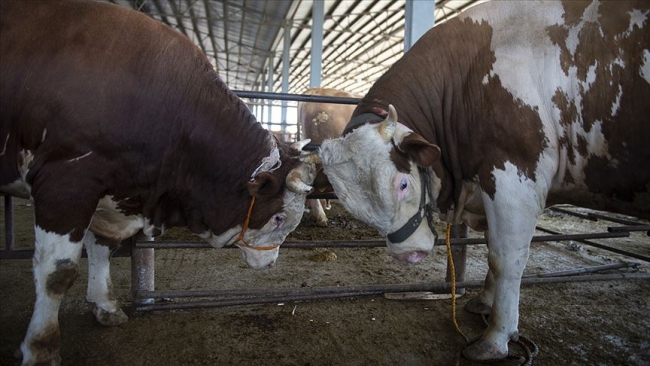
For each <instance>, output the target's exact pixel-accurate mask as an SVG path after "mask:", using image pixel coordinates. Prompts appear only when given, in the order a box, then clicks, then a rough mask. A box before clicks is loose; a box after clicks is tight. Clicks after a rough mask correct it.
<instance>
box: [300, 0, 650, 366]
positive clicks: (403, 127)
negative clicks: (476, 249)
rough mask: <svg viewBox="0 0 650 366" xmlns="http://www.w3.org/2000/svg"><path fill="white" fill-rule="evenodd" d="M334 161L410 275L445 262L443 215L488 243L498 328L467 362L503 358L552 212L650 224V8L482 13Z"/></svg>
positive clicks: (388, 88) (476, 305) (428, 42)
mask: <svg viewBox="0 0 650 366" xmlns="http://www.w3.org/2000/svg"><path fill="white" fill-rule="evenodd" d="M392 106H394V108H393V107H392ZM396 111H397V112H399V119H398V117H397V114H396ZM319 154H320V160H321V161H322V164H323V166H324V171H325V174H326V175H327V177H328V178H329V180H330V182H331V183H332V184H333V187H334V190H335V192H336V195H337V197H338V198H339V200H340V201H341V202H342V204H343V205H344V206H345V207H346V208H347V209H348V210H350V211H351V212H352V213H353V214H354V215H355V216H356V217H357V218H359V219H361V220H363V221H365V222H366V223H368V224H371V225H373V226H374V227H376V228H377V229H378V230H379V231H380V232H381V233H382V234H384V235H386V236H387V245H388V252H389V253H390V254H391V255H392V256H394V257H395V258H397V259H398V260H400V261H403V262H417V261H419V260H421V259H422V258H424V257H425V256H426V254H427V253H428V252H429V251H430V250H431V249H432V246H433V243H434V234H433V233H432V231H431V230H430V228H429V226H428V225H427V224H426V223H424V222H423V221H428V220H427V219H424V220H423V216H429V214H430V213H431V211H432V207H431V206H432V205H436V206H437V207H438V209H439V210H440V213H441V218H443V219H444V220H446V221H447V222H449V223H455V224H458V223H461V222H465V223H467V224H468V225H469V226H470V227H472V228H474V229H476V230H483V231H485V236H486V238H487V241H488V248H489V254H488V263H489V271H488V273H487V276H486V279H485V287H484V289H483V291H482V292H481V293H480V295H479V296H478V297H477V298H476V299H473V300H472V301H470V302H469V303H468V306H467V308H468V310H470V311H473V312H480V313H489V314H490V317H489V325H488V328H487V329H486V331H485V332H484V333H483V334H482V336H481V337H480V338H479V339H478V340H477V341H475V342H474V343H472V344H470V345H469V346H468V347H467V348H466V349H465V350H464V355H465V356H466V357H468V358H470V359H474V360H492V359H499V358H502V357H504V356H506V355H507V352H508V342H509V341H510V340H514V339H516V338H517V337H518V330H517V324H518V318H519V314H518V304H519V291H520V283H521V276H522V273H523V271H524V267H525V265H526V261H527V259H528V250H529V243H530V240H531V238H532V236H533V232H534V230H535V223H536V220H537V217H538V215H539V214H540V213H541V212H542V210H543V209H544V207H546V206H547V205H552V204H556V203H560V202H567V203H572V204H576V205H581V206H586V207H591V208H595V209H600V210H610V211H616V212H622V213H627V214H630V215H635V216H638V217H642V218H650V169H649V168H648V162H649V161H650V2H647V1H612V2H601V1H564V2H560V1H551V2H539V1H536V2H533V1H525V2H523V1H522V2H516V1H503V2H489V3H486V4H484V5H479V6H476V7H473V8H471V9H470V10H468V11H466V12H464V13H462V14H461V15H460V16H459V17H457V18H455V19H453V20H451V21H449V22H446V23H444V24H442V25H440V26H437V27H434V28H433V29H431V30H430V31H429V32H428V33H427V34H425V35H424V36H423V37H422V38H421V39H420V40H419V41H418V42H417V43H416V44H415V45H414V47H413V48H411V50H410V51H408V52H407V53H406V54H405V55H404V57H403V58H402V59H401V60H399V61H398V62H397V63H395V64H394V65H393V66H392V67H391V68H390V69H389V70H388V71H387V72H386V73H385V74H384V75H383V76H381V77H380V78H379V79H378V80H377V82H376V83H375V84H374V85H373V87H372V88H371V89H370V91H369V92H368V94H367V95H366V96H365V97H364V98H363V100H362V101H361V102H360V103H359V104H358V106H357V109H356V110H355V112H354V116H353V118H352V120H351V121H350V124H349V125H348V127H347V129H346V132H345V134H344V136H343V137H341V138H338V139H334V140H327V141H324V142H323V143H322V145H321V149H320V152H319ZM312 157H313V158H314V159H313V160H312V161H315V162H317V161H318V160H319V159H318V155H313V156H312Z"/></svg>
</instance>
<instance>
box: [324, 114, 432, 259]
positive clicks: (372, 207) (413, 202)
mask: <svg viewBox="0 0 650 366" xmlns="http://www.w3.org/2000/svg"><path fill="white" fill-rule="evenodd" d="M391 109H392V107H391ZM392 112H394V110H392ZM391 114H392V113H391ZM391 118H394V119H391ZM396 118H397V116H396V114H394V115H393V116H391V115H389V117H388V118H387V119H386V120H385V121H384V122H382V123H380V124H366V125H364V126H361V127H359V128H357V129H356V130H354V131H352V132H351V133H349V134H347V135H346V136H344V137H341V138H338V139H334V140H326V141H324V142H323V144H322V145H321V149H320V153H319V155H320V159H321V161H322V164H323V169H324V172H325V174H326V175H327V178H328V180H329V181H330V183H331V184H332V186H333V187H334V191H335V192H336V195H337V197H338V198H339V200H340V201H341V203H342V204H343V206H344V207H345V208H346V209H347V210H348V211H350V212H351V213H352V214H353V215H354V216H355V217H356V218H358V219H359V220H361V221H363V222H365V223H366V224H368V225H371V226H373V227H374V228H376V229H377V230H379V232H380V233H381V235H384V236H385V235H388V234H389V233H392V232H395V231H396V230H398V229H400V228H401V227H402V226H403V225H404V224H405V223H406V222H407V221H408V220H409V219H410V218H411V217H412V216H413V215H414V214H415V213H416V212H418V210H419V206H420V198H421V194H422V188H421V183H420V179H421V177H420V173H419V171H418V164H417V163H416V161H419V163H420V164H419V165H421V166H427V165H430V164H432V163H433V162H435V161H436V160H437V159H438V158H439V155H440V150H439V149H438V148H437V147H436V146H434V145H431V144H428V143H426V142H425V141H424V140H418V143H417V144H416V145H418V146H417V147H414V145H413V143H412V142H413V141H409V140H411V138H412V137H413V136H417V135H416V134H414V133H413V131H411V130H410V129H408V128H407V127H405V126H404V125H402V124H400V123H397V122H395V120H396ZM420 139H421V138H420ZM393 143H394V145H395V146H394V145H393ZM407 144H408V145H409V146H408V147H407V146H405V145H407ZM395 148H397V149H400V150H401V152H403V153H404V155H405V156H408V155H410V154H407V153H406V152H407V151H411V152H415V150H414V149H418V152H417V154H418V155H419V157H417V158H415V159H412V158H410V157H409V158H408V160H406V159H405V161H408V163H406V164H407V165H408V169H405V168H406V167H404V168H402V172H400V170H398V168H397V166H396V164H395V162H394V161H393V160H392V159H391V150H393V149H395ZM402 148H403V149H404V150H402ZM405 170H408V171H407V172H406V171H405ZM432 181H433V187H432V192H433V195H434V199H435V197H437V195H438V192H439V191H440V180H439V179H437V177H435V176H433V177H432ZM425 221H426V220H423V221H422V222H421V223H420V225H419V227H418V228H417V229H416V230H415V232H414V233H413V234H411V235H410V236H409V237H408V238H407V239H406V240H404V241H402V242H400V243H391V242H390V241H389V240H388V239H386V242H387V245H388V253H389V254H390V255H391V256H393V257H394V258H396V259H397V260H398V261H400V262H404V263H415V262H418V261H420V260H421V259H423V258H424V257H425V256H426V255H427V253H429V252H430V251H431V249H432V248H433V245H434V240H435V237H434V235H433V233H432V232H431V231H430V229H429V226H428V225H427V224H426V222H425Z"/></svg>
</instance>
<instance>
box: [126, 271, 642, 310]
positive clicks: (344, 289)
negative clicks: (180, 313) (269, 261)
mask: <svg viewBox="0 0 650 366" xmlns="http://www.w3.org/2000/svg"><path fill="white" fill-rule="evenodd" d="M618 280H650V274H647V273H617V274H606V275H587V276H561V277H526V278H522V280H521V285H522V286H531V285H539V284H554V283H567V282H592V281H618ZM482 286H483V281H463V282H458V283H456V288H457V289H461V288H472V287H474V288H477V287H482ZM329 289H330V291H332V292H322V293H316V294H309V293H307V292H306V293H301V294H296V295H278V296H272V297H262V298H245V299H226V300H213V301H191V302H189V301H188V302H180V303H165V304H153V305H143V306H137V307H136V308H135V310H136V311H158V310H176V309H197V308H214V307H224V306H235V305H249V304H263V303H275V302H287V301H306V300H320V299H331V298H341V297H357V296H371V295H378V294H382V293H386V292H434V293H435V292H437V293H447V292H449V290H450V289H451V284H450V283H448V282H437V283H417V284H402V285H368V286H339V287H335V288H329ZM308 290H313V289H307V290H305V291H308Z"/></svg>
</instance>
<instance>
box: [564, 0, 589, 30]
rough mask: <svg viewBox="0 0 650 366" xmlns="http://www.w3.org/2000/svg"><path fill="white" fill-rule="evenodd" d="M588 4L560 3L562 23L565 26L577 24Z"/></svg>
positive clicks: (569, 1)
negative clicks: (562, 13) (562, 9)
mask: <svg viewBox="0 0 650 366" xmlns="http://www.w3.org/2000/svg"><path fill="white" fill-rule="evenodd" d="M589 3H590V2H589V1H575V0H564V1H562V7H563V8H564V22H565V23H566V24H567V25H576V24H578V22H580V19H581V18H582V14H583V13H584V12H585V9H587V7H588V6H589Z"/></svg>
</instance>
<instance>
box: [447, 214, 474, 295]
mask: <svg viewBox="0 0 650 366" xmlns="http://www.w3.org/2000/svg"><path fill="white" fill-rule="evenodd" d="M468 234H469V228H468V227H467V225H465V224H461V225H452V226H451V237H452V238H467V235H468ZM451 258H452V259H453V261H454V267H455V268H456V283H458V282H463V281H465V266H466V262H467V245H462V246H461V245H454V246H452V247H451ZM445 281H446V282H451V266H450V264H449V260H447V275H446V277H445ZM464 293H465V289H464V288H460V289H457V290H456V294H458V295H462V294H464Z"/></svg>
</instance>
